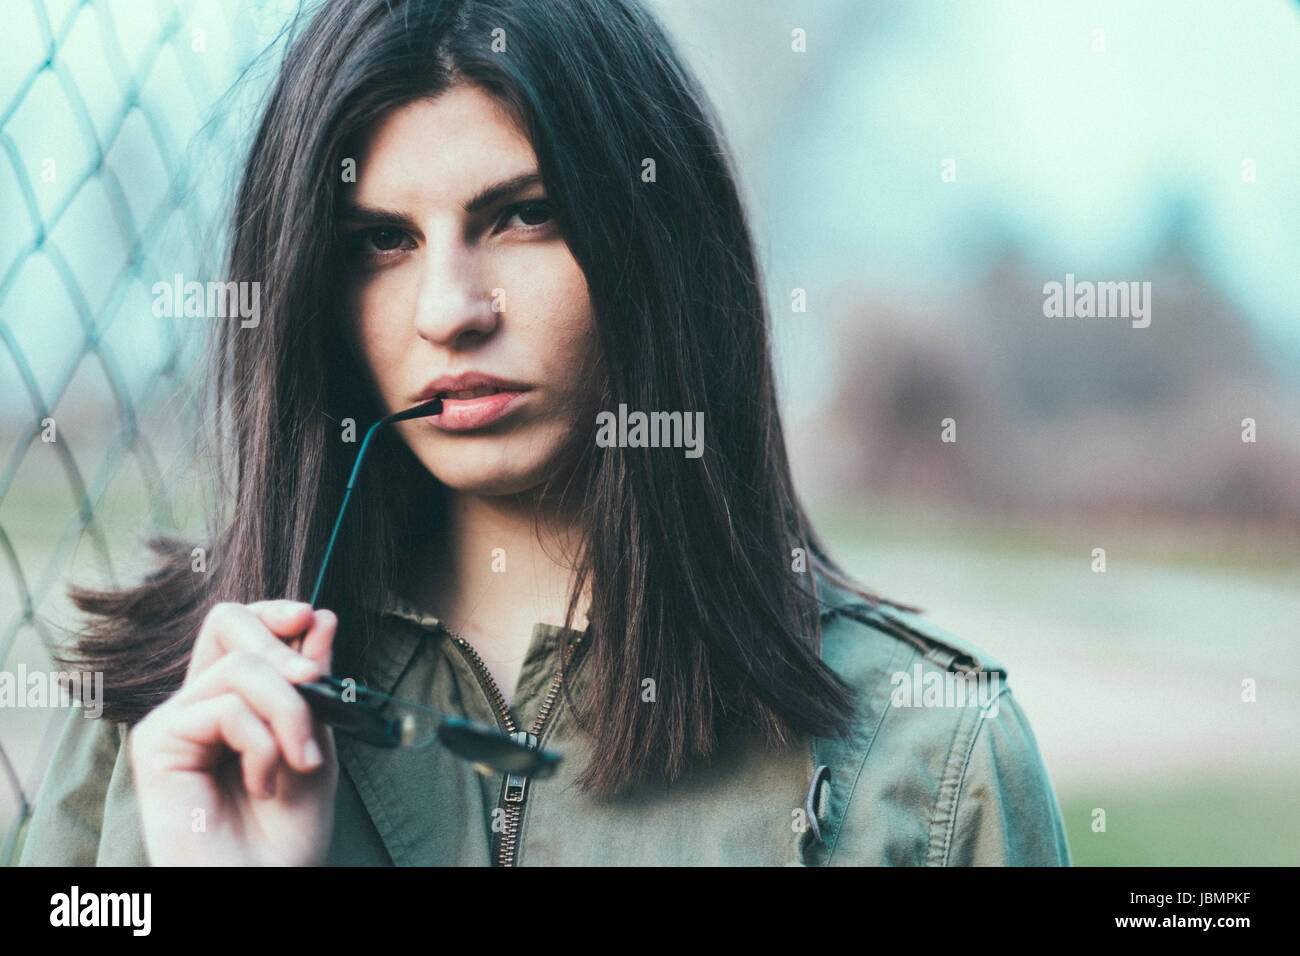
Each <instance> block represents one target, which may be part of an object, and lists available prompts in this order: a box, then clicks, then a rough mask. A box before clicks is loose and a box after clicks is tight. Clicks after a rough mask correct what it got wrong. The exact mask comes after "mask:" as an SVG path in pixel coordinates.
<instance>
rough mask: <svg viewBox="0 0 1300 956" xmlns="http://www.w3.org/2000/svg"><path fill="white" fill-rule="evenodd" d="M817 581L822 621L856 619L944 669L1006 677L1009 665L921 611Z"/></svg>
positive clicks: (823, 580) (827, 582)
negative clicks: (862, 595)
mask: <svg viewBox="0 0 1300 956" xmlns="http://www.w3.org/2000/svg"><path fill="white" fill-rule="evenodd" d="M818 584H819V586H820V588H821V592H822V617H823V620H825V619H827V618H828V617H833V616H835V615H837V614H843V615H845V616H848V617H852V618H855V619H857V620H859V621H861V622H862V623H864V624H867V625H869V626H871V627H873V628H875V629H876V630H878V631H882V632H884V633H886V634H889V635H891V636H893V637H896V638H898V639H900V640H903V641H906V642H908V643H909V644H911V645H912V646H913V647H915V648H916V649H917V650H918V651H920V652H921V654H922V655H923V656H924V657H925V658H926V659H927V660H929V661H931V662H933V663H934V664H935V665H937V666H938V667H941V668H943V669H944V670H953V671H987V672H989V673H995V672H996V673H1000V674H1001V675H1002V676H1003V677H1006V676H1007V669H1006V667H1005V666H1004V665H1003V664H1002V662H1001V661H999V660H998V659H997V658H995V657H994V656H993V655H992V654H990V653H989V652H988V651H985V650H984V649H983V648H981V647H979V646H978V645H976V644H974V643H972V642H971V641H968V640H965V639H964V638H960V637H957V636H956V635H955V634H953V633H951V632H950V631H947V630H945V629H944V628H942V627H940V626H939V625H938V624H935V623H934V622H933V621H931V620H929V619H928V618H926V617H923V616H922V615H921V614H917V613H915V612H913V611H908V610H905V609H904V608H901V607H897V606H895V605H893V604H888V603H886V602H883V601H880V602H876V603H874V604H873V603H871V602H869V601H867V600H865V599H864V598H861V597H859V596H857V595H853V594H850V593H849V592H847V591H845V590H843V589H842V588H837V587H835V586H834V585H833V584H831V583H830V582H829V581H826V580H825V579H822V580H820V581H819V582H818Z"/></svg>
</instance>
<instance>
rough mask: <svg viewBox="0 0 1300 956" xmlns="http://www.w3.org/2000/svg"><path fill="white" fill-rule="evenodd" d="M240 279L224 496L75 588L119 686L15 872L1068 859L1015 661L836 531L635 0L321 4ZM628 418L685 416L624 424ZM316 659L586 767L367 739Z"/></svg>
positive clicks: (672, 74) (246, 218) (250, 186)
mask: <svg viewBox="0 0 1300 956" xmlns="http://www.w3.org/2000/svg"><path fill="white" fill-rule="evenodd" d="M648 170H653V175H650V174H649V173H648V172H647V171H648ZM230 279H231V280H232V281H238V282H258V283H260V294H261V304H262V311H261V321H260V323H259V324H258V325H257V326H256V328H240V327H239V324H238V323H232V324H231V325H230V326H229V327H226V328H224V329H223V330H222V332H221V334H220V337H219V340H218V342H217V347H216V349H215V352H214V355H215V358H214V367H215V369H216V372H217V374H216V376H215V382H216V385H217V388H218V396H217V398H218V405H217V407H218V408H219V409H220V410H221V411H222V412H223V413H224V414H223V415H221V416H218V424H222V423H224V424H226V425H227V426H228V428H227V429H226V430H225V431H223V432H222V434H223V435H228V436H229V437H230V438H231V439H232V440H233V442H234V449H233V450H234V455H233V459H234V467H233V469H232V470H233V475H232V480H231V482H230V484H229V493H230V508H229V510H228V511H227V512H226V513H225V514H224V516H223V517H221V518H218V519H217V521H216V522H214V528H213V532H212V537H211V540H210V541H208V542H206V543H202V546H203V547H204V548H205V549H206V554H207V556H208V558H207V564H206V567H207V570H206V571H203V572H196V571H194V570H193V567H194V565H193V563H192V559H191V553H192V548H193V547H195V542H185V543H181V542H177V541H169V542H160V543H159V544H158V545H157V547H158V549H159V551H160V555H161V557H162V562H161V565H160V567H159V569H158V570H157V572H156V573H155V574H154V575H152V576H151V577H150V578H149V579H147V580H146V581H145V582H143V583H142V584H141V585H139V586H138V587H135V588H133V589H131V590H127V591H124V592H92V591H85V590H79V591H77V592H75V595H76V597H77V599H78V602H79V605H80V607H81V608H82V609H83V610H84V611H86V612H88V613H89V614H90V615H91V621H92V623H91V625H90V626H89V627H88V629H87V630H86V631H85V632H84V633H83V635H82V636H81V639H80V643H79V645H78V648H77V653H76V655H75V660H76V663H77V665H78V666H79V667H81V668H86V669H92V670H100V671H103V673H104V675H105V681H106V689H105V698H106V700H107V704H106V707H105V711H104V717H103V718H101V719H100V720H90V721H88V720H84V719H81V718H80V717H79V715H77V716H74V717H73V718H72V719H71V720H70V722H69V724H68V728H67V731H66V732H65V735H64V738H63V740H62V742H61V744H60V747H59V750H58V752H57V754H56V755H55V758H54V761H53V765H52V767H51V769H50V772H49V776H48V778H47V782H46V785H45V788H44V790H43V791H42V793H41V794H40V796H39V799H38V801H37V805H36V811H35V814H34V817H33V820H32V822H31V826H30V829H29V832H28V834H27V837H26V844H25V850H24V861H25V862H28V863H79V864H85V863H101V864H108V863H138V864H143V863H153V864H190V863H214V862H215V863H224V864H266V863H270V864H320V863H330V864H336V863H337V864H394V863H395V864H421V863H433V864H471V865H483V864H488V863H496V864H500V865H515V864H573V863H598V864H688V863H689V864H790V863H795V864H826V863H835V864H877V863H880V864H883V863H890V864H895V863H901V864H934V865H954V864H981V863H1010V864H1062V863H1066V862H1068V850H1067V847H1066V842H1065V836H1064V832H1063V829H1062V825H1061V819H1060V812H1059V810H1058V807H1057V803H1056V800H1055V797H1054V795H1053V792H1052V788H1051V784H1050V782H1049V780H1048V777H1047V774H1046V771H1045V769H1044V767H1043V764H1042V761H1041V758H1040V757H1039V754H1038V749H1037V746H1036V744H1035V742H1034V737H1033V734H1032V732H1031V730H1030V728H1029V725H1028V723H1027V722H1026V720H1025V717H1024V714H1023V712H1022V711H1021V710H1020V708H1019V706H1018V705H1017V704H1016V702H1015V700H1014V699H1013V698H1012V697H1011V695H1010V691H1009V690H1008V689H1007V688H1006V686H1005V685H1004V684H1003V683H1002V682H1001V679H1002V678H1003V677H1004V676H1005V671H1004V670H1003V669H1002V668H1001V667H1000V666H999V665H997V664H996V663H995V662H993V661H991V660H990V659H988V658H987V657H986V656H985V655H983V654H982V652H979V651H977V650H975V649H973V648H971V647H969V646H966V645H963V644H962V643H960V642H958V641H956V640H955V639H953V638H951V637H948V636H946V635H944V634H942V633H941V632H939V631H937V630H936V629H935V628H933V627H932V626H930V625H928V624H927V623H926V622H924V621H923V620H922V619H920V618H919V617H917V616H915V615H914V614H912V613H911V611H912V610H915V609H909V608H906V607H903V606H899V605H892V604H889V603H886V602H884V601H882V600H880V599H878V598H877V597H876V596H875V595H873V594H871V593H870V592H868V591H866V590H863V589H861V588H860V587H858V586H857V585H855V584H854V583H853V582H851V581H850V580H849V579H848V578H847V577H846V575H845V574H844V573H843V572H842V571H841V570H840V569H839V568H838V567H837V566H836V565H835V563H834V562H833V561H832V560H831V559H830V558H829V557H828V556H827V554H826V552H825V551H824V549H823V548H822V546H821V545H820V543H819V541H818V539H817V537H816V535H815V534H814V532H813V529H812V528H811V527H810V526H809V523H808V520H807V517H806V516H805V514H804V512H803V510H802V508H801V506H800V505H799V503H798V500H797V498H796V495H795V493H794V490H793V487H792V482H791V478H790V471H789V468H788V464H787V457H786V449H785V445H784V441H783V438H782V432H781V425H780V420H779V416H778V413H777V404H776V397H775V392H774V386H773V376H772V370H771V361H770V356H769V342H768V328H767V314H766V309H765V305H764V302H763V298H762V293H761V287H760V281H759V277H758V269H757V266H756V263H755V258H754V252H753V247H752V243H751V239H750V236H749V232H748V227H747V224H746V219H745V216H744V212H743V210H742V208H741V204H740V202H739V200H738V196H737V190H736V186H735V182H734V180H733V176H732V173H731V170H730V168H729V166H728V161H727V159H726V153H725V150H724V148H723V145H722V142H721V138H720V134H719V132H718V128H717V125H716V123H715V121H714V120H713V119H712V117H711V116H710V114H709V112H708V110H707V109H706V106H705V102H704V97H703V95H702V94H701V93H700V91H699V89H698V88H697V86H696V84H695V83H694V81H693V80H692V79H691V77H690V76H689V74H688V73H687V71H686V69H685V68H684V67H683V65H682V63H681V61H680V59H679V58H678V56H677V54H676V53H675V52H674V51H673V49H672V47H671V46H670V44H669V42H668V41H667V40H666V39H665V37H664V35H663V33H662V32H661V30H660V28H659V27H658V26H657V25H656V24H655V22H654V21H653V19H652V18H651V17H650V16H649V15H648V14H647V13H646V11H645V10H644V9H642V7H641V6H640V5H639V4H638V3H637V2H635V0H566V2H564V3H538V2H536V0H450V2H444V3H437V2H431V0H430V2H425V0H406V2H402V0H361V2H357V0H330V2H326V3H325V4H324V5H323V6H322V7H321V8H320V9H319V11H318V12H317V13H316V14H315V15H314V17H313V19H312V20H311V22H310V24H309V25H307V26H306V28H305V29H304V30H303V31H302V32H301V35H300V36H299V37H298V38H297V39H296V41H295V42H294V44H293V46H292V48H291V49H290V51H289V53H288V54H287V57H286V59H285V62H284V64H283V67H282V70H281V73H280V76H279V80H278V83H277V84H276V86H275V88H274V91H273V93H272V95H271V98H270V102H269V105H268V107H267V110H266V113H265V116H264V118H263V120H262V124H261V127H260V130H259V131H258V134H257V137H256V140H255V142H254V145H253V148H252V152H251V155H250V157H249V159H248V162H247V166H246V168H245V170H244V177H243V181H242V186H241V188H240V191H239V197H238V203H237V208H236V211H235V217H234V231H233V245H232V254H231V262H230ZM435 397H441V398H442V399H443V406H442V411H441V412H440V413H439V414H437V415H436V416H433V417H426V418H416V419H413V420H409V421H404V422H401V423H399V424H396V425H393V426H392V428H391V429H388V430H385V431H381V432H379V433H378V434H377V437H376V439H375V440H376V442H378V443H379V444H377V445H376V446H375V449H374V451H373V453H372V455H371V459H370V461H369V464H368V465H367V467H366V471H365V473H364V475H363V477H362V478H361V480H360V483H359V485H358V487H357V490H356V495H357V500H356V501H355V502H354V511H353V513H352V514H351V517H350V518H349V520H348V521H346V522H344V524H343V526H342V529H341V532H340V538H339V541H338V543H337V552H338V554H339V558H338V560H336V561H334V562H333V563H332V564H331V570H330V572H329V574H328V575H327V577H326V579H325V582H324V590H323V594H322V597H321V599H320V601H319V602H318V607H319V608H321V609H313V607H312V606H310V605H309V604H307V603H305V602H306V599H307V598H308V596H309V595H310V589H311V587H312V585H313V583H314V575H315V574H316V571H317V569H318V568H319V566H320V561H321V557H322V554H323V552H324V550H325V547H326V543H327V541H328V539H329V536H330V532H331V528H332V525H333V522H334V518H335V515H336V513H337V510H338V507H339V504H340V501H341V499H342V497H343V492H344V483H345V481H346V478H347V475H348V473H349V470H350V469H351V467H352V465H353V462H354V460H355V458H356V455H357V449H358V443H357V442H356V441H355V440H354V437H355V436H359V435H360V434H361V433H362V432H363V431H364V429H365V428H366V427H367V426H368V425H369V424H370V423H373V422H375V421H377V420H378V419H380V418H381V417H383V416H385V415H388V414H391V413H394V412H397V411H400V410H403V409H406V408H409V407H412V406H414V405H416V404H418V403H420V402H422V401H424V400H427V399H432V398H435ZM634 412H642V413H647V414H648V413H660V416H659V418H658V419H657V420H658V421H660V422H667V421H670V420H672V419H671V415H673V414H676V415H677V416H678V418H677V419H676V421H681V422H682V423H683V427H682V429H681V431H680V432H672V433H668V434H666V436H665V438H666V440H665V441H664V442H656V443H654V444H656V445H658V447H645V446H644V444H645V443H636V442H635V439H632V440H624V441H616V442H611V441H609V440H600V431H599V428H598V422H602V421H606V422H607V421H608V418H607V417H603V416H604V415H605V413H612V414H615V415H628V414H629V413H634ZM663 413H667V415H664V414H663ZM692 423H694V424H696V427H695V428H694V429H693V431H690V432H689V433H687V432H688V429H687V428H686V426H687V425H690V424H692ZM611 434H612V432H611ZM606 437H607V438H608V434H607V436H606ZM621 437H625V436H621ZM668 438H671V439H673V440H672V441H668V440H667V439H668ZM690 440H693V441H695V442H696V446H695V448H694V449H692V448H691V447H684V445H685V443H686V442H687V441H690ZM326 673H332V674H333V675H334V676H336V677H339V678H351V679H354V680H355V681H356V682H357V683H358V684H360V685H362V686H364V687H368V688H372V689H374V690H377V691H380V692H383V693H386V694H390V695H392V696H394V697H398V698H402V699H405V700H409V701H412V702H415V703H420V704H424V705H427V706H430V707H434V708H437V709H440V710H443V711H447V712H450V713H452V714H455V715H458V716H462V717H467V718H470V719H472V720H475V721H479V722H482V723H485V724H489V725H491V726H495V727H500V728H501V729H502V730H504V731H506V732H509V733H512V734H515V735H517V736H518V739H520V740H522V741H524V742H526V743H528V744H530V745H533V746H541V747H544V748H546V749H548V750H553V751H558V752H560V753H562V754H563V761H562V763H561V764H560V766H559V769H558V772H557V773H556V774H555V775H554V776H551V777H549V778H545V779H543V778H541V777H529V776H527V775H521V774H508V775H502V774H490V775H483V774H480V773H475V771H474V770H473V769H472V768H471V766H470V765H469V764H468V763H467V762H465V761H463V760H461V759H459V758H457V757H456V756H454V755H453V754H451V753H449V752H448V751H447V750H444V749H442V748H439V747H426V748H413V747H401V748H397V749H381V748H377V747H373V746H370V745H368V744H366V743H363V742H361V741H359V740H357V739H355V738H353V737H350V736H347V735H344V734H337V735H336V734H335V733H334V731H333V730H332V728H331V727H329V726H327V725H326V724H323V723H321V722H319V721H318V720H316V719H315V718H314V717H313V713H312V711H310V710H309V708H308V706H307V705H306V703H305V702H304V699H303V697H302V696H301V695H300V694H299V693H298V692H297V691H296V690H295V686H294V685H296V684H301V683H303V682H306V681H310V680H312V679H313V678H315V677H317V676H319V675H322V674H326ZM918 678H919V679H921V681H922V682H924V683H926V684H934V685H938V684H943V683H944V682H947V684H948V685H951V684H952V683H953V680H951V679H952V678H961V679H963V680H965V679H967V678H969V679H970V681H969V683H970V686H975V684H976V682H978V686H979V687H981V688H984V689H985V690H988V689H989V688H990V687H991V688H992V691H991V692H990V693H986V694H981V695H980V696H979V698H978V700H976V701H975V702H974V703H969V702H968V704H967V705H965V706H961V705H952V702H951V701H948V700H946V699H936V700H933V701H931V700H928V699H927V701H926V702H925V705H924V706H922V703H923V702H922V700H921V697H922V694H921V688H920V687H917V688H915V689H916V694H915V698H916V699H915V700H912V699H911V696H910V694H909V695H904V694H902V693H900V691H902V690H907V689H908V688H906V687H904V684H905V683H906V682H907V681H913V680H915V679H918ZM913 704H914V705H915V706H911V705H913ZM944 704H948V706H944ZM526 735H531V736H526Z"/></svg>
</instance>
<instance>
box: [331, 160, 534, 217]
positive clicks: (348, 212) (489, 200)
mask: <svg viewBox="0 0 1300 956" xmlns="http://www.w3.org/2000/svg"><path fill="white" fill-rule="evenodd" d="M541 181H542V176H541V173H539V172H538V171H537V170H535V169H534V170H531V171H529V172H524V173H520V174H519V175H518V176H511V177H510V178H509V179H502V180H500V181H499V182H495V183H493V184H492V185H490V186H486V187H484V188H483V189H481V190H479V192H478V193H476V194H475V196H474V197H473V198H472V199H470V200H468V201H466V202H464V203H462V204H461V208H462V209H464V210H465V212H466V213H469V214H471V215H472V214H474V213H477V212H481V211H482V210H484V209H487V208H488V207H490V206H491V205H493V204H494V203H497V202H500V201H501V200H502V199H504V198H506V197H507V196H509V195H511V194H512V193H517V192H519V191H520V190H521V189H527V188H528V187H529V186H536V185H538V184H539V183H541ZM340 213H341V217H342V218H343V219H347V220H351V221H354V222H358V223H384V224H390V225H398V226H403V227H406V228H414V226H415V221H414V220H413V219H412V218H411V217H410V216H408V215H407V214H406V213H403V212H397V211H396V210H392V209H381V208H379V207H377V206H365V205H362V204H361V203H359V202H356V201H355V200H352V199H348V200H344V202H343V204H342V207H341V208H340Z"/></svg>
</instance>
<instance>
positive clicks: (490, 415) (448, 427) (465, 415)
mask: <svg viewBox="0 0 1300 956" xmlns="http://www.w3.org/2000/svg"><path fill="white" fill-rule="evenodd" d="M526 394H528V393H527V392H526V391H522V390H520V391H501V392H494V393H492V394H491V395H483V396H480V397H479V398H454V397H452V396H451V395H448V396H446V397H444V398H443V400H442V412H441V413H440V414H437V415H430V416H429V417H428V418H426V419H425V421H427V422H429V423H430V424H431V425H433V426H434V427H435V428H441V429H442V430H443V431H448V432H463V431H469V430H471V429H474V428H483V427H485V426H487V425H491V424H492V423H493V422H495V421H497V420H499V419H501V418H503V417H504V416H505V415H506V413H507V412H509V411H510V410H511V409H512V408H514V406H515V405H516V404H517V403H518V401H519V399H521V398H523V397H524V396H525V395H526Z"/></svg>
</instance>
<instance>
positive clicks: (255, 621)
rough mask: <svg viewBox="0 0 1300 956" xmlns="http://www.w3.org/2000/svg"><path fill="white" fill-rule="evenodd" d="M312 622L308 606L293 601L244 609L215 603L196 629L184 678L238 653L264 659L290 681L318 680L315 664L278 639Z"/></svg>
mask: <svg viewBox="0 0 1300 956" xmlns="http://www.w3.org/2000/svg"><path fill="white" fill-rule="evenodd" d="M253 607H257V608H258V609H257V611H254V610H252V608H253ZM312 620H313V612H312V609H311V607H310V606H308V605H306V604H302V603H299V602H296V601H263V602H259V604H258V605H250V606H248V607H245V606H244V605H242V604H234V603H230V602H223V603H221V604H218V605H216V606H214V607H213V608H212V610H211V611H209V612H208V615H207V617H205V618H204V619H203V625H202V627H200V628H199V636H198V639H197V640H196V641H195V643H194V652H193V654H192V655H191V657H190V666H189V670H188V672H187V673H186V678H185V679H186V681H189V680H190V679H192V678H193V676H194V675H195V674H198V673H201V672H202V671H204V670H206V669H207V668H209V667H211V666H212V665H213V664H215V663H216V662H217V661H219V660H220V659H221V658H222V657H224V656H226V655H227V654H231V653H234V652H239V651H242V652H246V653H250V654H257V655H259V656H261V657H264V658H266V659H267V660H269V661H270V662H271V663H272V664H274V665H275V667H276V669H277V670H279V671H281V673H283V674H284V675H285V676H286V677H287V678H288V679H290V680H297V681H304V680H311V679H312V678H313V677H318V676H319V675H320V673H321V671H320V668H319V665H318V664H316V663H315V662H314V661H312V660H311V658H306V657H303V656H302V655H301V654H299V653H298V652H297V651H295V650H293V649H292V648H290V647H289V646H287V645H286V644H285V643H284V641H282V640H281V637H290V636H293V635H295V634H301V633H302V632H303V631H305V630H307V628H308V627H309V626H310V624H311V623H312Z"/></svg>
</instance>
